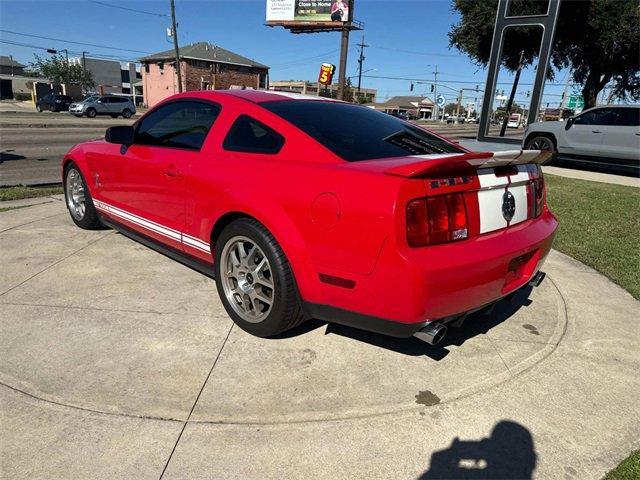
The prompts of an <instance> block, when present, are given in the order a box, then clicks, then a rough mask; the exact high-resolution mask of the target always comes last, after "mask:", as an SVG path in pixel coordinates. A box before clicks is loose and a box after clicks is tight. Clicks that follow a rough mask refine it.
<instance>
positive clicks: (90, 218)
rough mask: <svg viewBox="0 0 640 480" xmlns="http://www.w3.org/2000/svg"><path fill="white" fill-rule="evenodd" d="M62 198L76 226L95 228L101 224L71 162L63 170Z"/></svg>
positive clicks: (85, 186)
mask: <svg viewBox="0 0 640 480" xmlns="http://www.w3.org/2000/svg"><path fill="white" fill-rule="evenodd" d="M64 200H65V203H66V204H67V210H69V214H70V215H71V220H73V223H75V224H76V225H77V226H78V227H80V228H82V229H85V230H95V229H97V228H100V227H101V226H102V225H101V223H100V219H99V218H98V213H97V212H96V207H95V206H94V205H93V200H92V199H91V193H90V192H89V189H88V188H87V184H86V182H85V181H84V178H83V177H82V174H81V173H80V169H79V168H78V166H77V165H76V164H75V163H73V162H70V163H68V164H67V166H66V167H65V170H64Z"/></svg>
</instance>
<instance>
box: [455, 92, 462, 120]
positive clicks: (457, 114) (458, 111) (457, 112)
mask: <svg viewBox="0 0 640 480" xmlns="http://www.w3.org/2000/svg"><path fill="white" fill-rule="evenodd" d="M461 103H462V89H460V96H459V97H458V103H457V105H456V123H458V117H459V116H460V104H461Z"/></svg>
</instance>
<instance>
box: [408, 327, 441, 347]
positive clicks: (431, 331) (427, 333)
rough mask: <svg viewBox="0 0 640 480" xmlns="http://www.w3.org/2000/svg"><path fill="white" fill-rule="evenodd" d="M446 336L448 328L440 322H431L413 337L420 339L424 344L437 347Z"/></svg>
mask: <svg viewBox="0 0 640 480" xmlns="http://www.w3.org/2000/svg"><path fill="white" fill-rule="evenodd" d="M446 334H447V327H445V326H444V325H442V324H441V323H438V322H431V323H429V324H428V325H427V326H425V327H422V329H420V330H418V331H417V332H416V333H414V334H413V336H414V337H416V338H419V339H420V340H422V341H423V342H427V343H428V344H429V345H437V344H438V343H440V342H441V341H442V339H443V338H444V336H445V335H446Z"/></svg>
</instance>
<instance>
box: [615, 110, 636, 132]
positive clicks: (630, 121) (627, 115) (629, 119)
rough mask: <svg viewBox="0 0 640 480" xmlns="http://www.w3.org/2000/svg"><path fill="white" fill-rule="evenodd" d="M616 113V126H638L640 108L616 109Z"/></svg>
mask: <svg viewBox="0 0 640 480" xmlns="http://www.w3.org/2000/svg"><path fill="white" fill-rule="evenodd" d="M616 110H617V111H618V123H617V124H618V126H620V127H637V126H640V108H633V107H631V108H629V107H627V108H616Z"/></svg>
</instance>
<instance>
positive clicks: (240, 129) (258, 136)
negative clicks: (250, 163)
mask: <svg viewBox="0 0 640 480" xmlns="http://www.w3.org/2000/svg"><path fill="white" fill-rule="evenodd" d="M283 145H284V138H283V137H282V135H280V134H279V133H276V132H275V131H273V130H272V129H271V128H269V127H267V126H266V125H265V124H263V123H261V122H259V121H258V120H256V119H254V118H251V117H250V116H248V115H240V116H239V117H238V118H237V120H236V121H235V122H234V123H233V125H232V126H231V128H230V129H229V133H228V134H227V136H226V137H225V139H224V142H223V144H222V146H223V148H224V149H225V150H231V151H234V152H246V153H265V154H276V153H278V152H279V151H280V149H281V148H282V146H283Z"/></svg>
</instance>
